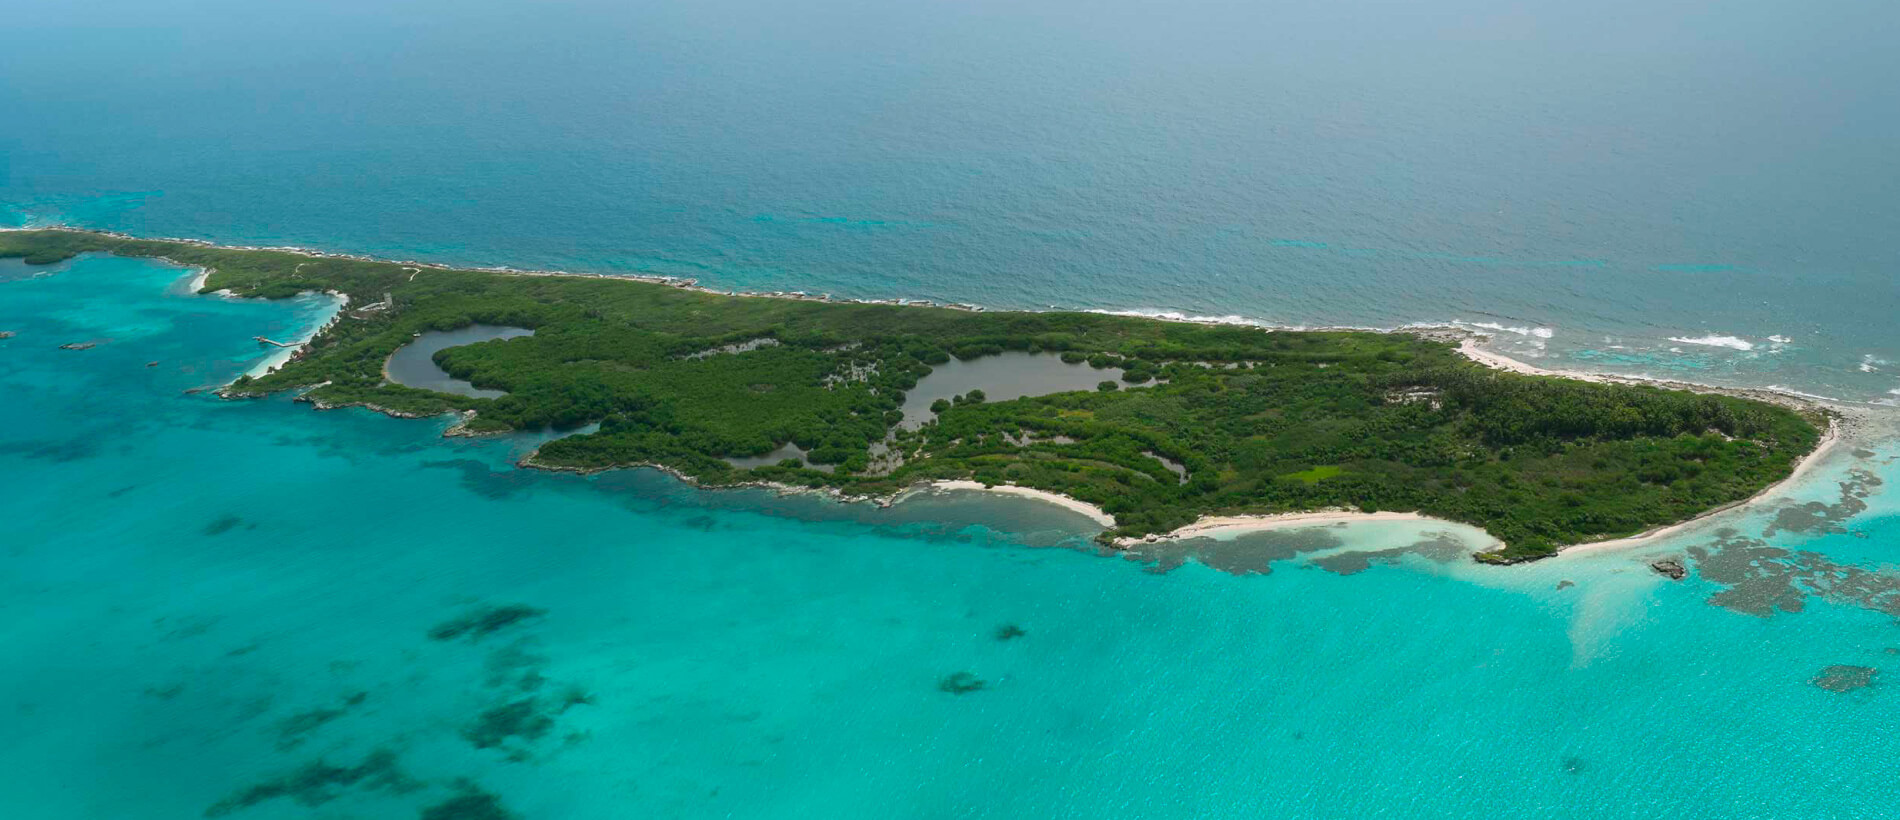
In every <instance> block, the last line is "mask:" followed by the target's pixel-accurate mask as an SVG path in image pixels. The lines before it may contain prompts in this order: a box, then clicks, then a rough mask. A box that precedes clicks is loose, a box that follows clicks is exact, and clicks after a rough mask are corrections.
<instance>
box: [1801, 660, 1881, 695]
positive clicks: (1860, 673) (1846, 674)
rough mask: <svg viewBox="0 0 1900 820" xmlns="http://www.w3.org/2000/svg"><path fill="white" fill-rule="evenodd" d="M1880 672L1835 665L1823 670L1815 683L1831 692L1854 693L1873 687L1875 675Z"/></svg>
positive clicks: (1860, 667)
mask: <svg viewBox="0 0 1900 820" xmlns="http://www.w3.org/2000/svg"><path fill="white" fill-rule="evenodd" d="M1878 671H1880V670H1877V669H1875V668H1873V667H1871V666H1850V665H1848V664H1835V665H1833V666H1830V667H1828V668H1826V669H1823V670H1821V674H1820V675H1818V676H1816V677H1815V678H1814V681H1813V683H1814V685H1815V686H1819V687H1821V688H1822V689H1826V690H1827V691H1829V692H1852V691H1854V690H1856V689H1864V688H1866V687H1868V686H1872V685H1873V683H1874V673H1876V672H1878Z"/></svg>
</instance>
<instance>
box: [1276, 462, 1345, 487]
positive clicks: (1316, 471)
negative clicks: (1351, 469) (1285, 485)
mask: <svg viewBox="0 0 1900 820" xmlns="http://www.w3.org/2000/svg"><path fill="white" fill-rule="evenodd" d="M1341 472H1344V471H1343V470H1342V469H1341V468H1340V467H1338V466H1337V465H1333V464H1327V465H1324V466H1321V467H1314V468H1312V469H1310V470H1301V471H1299V472H1297V473H1286V474H1284V475H1282V476H1280V477H1281V478H1291V479H1293V480H1295V481H1303V482H1305V483H1307V484H1318V483H1320V482H1321V481H1323V480H1325V479H1328V478H1332V477H1333V476H1336V475H1339V474H1340V473H1341Z"/></svg>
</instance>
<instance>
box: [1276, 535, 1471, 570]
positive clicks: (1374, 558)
mask: <svg viewBox="0 0 1900 820" xmlns="http://www.w3.org/2000/svg"><path fill="white" fill-rule="evenodd" d="M1469 553H1470V549H1469V548H1468V547H1466V546H1465V542H1463V541H1460V540H1458V538H1457V536H1454V535H1452V534H1450V533H1444V532H1434V533H1425V539H1424V540H1422V541H1417V542H1414V543H1411V544H1407V545H1405V546H1403V547H1392V548H1390V549H1382V550H1367V551H1358V550H1355V551H1349V552H1341V553H1337V554H1334V555H1327V556H1323V557H1320V558H1315V559H1313V565H1314V566H1316V567H1319V568H1320V569H1323V570H1326V571H1327V572H1332V573H1337V574H1339V575H1355V574H1358V573H1361V572H1365V571H1366V570H1368V569H1371V568H1372V565H1373V564H1386V565H1396V564H1398V563H1399V561H1401V560H1403V559H1404V558H1405V556H1407V555H1417V556H1419V557H1421V558H1424V559H1426V560H1428V561H1433V562H1436V563H1440V564H1449V563H1451V562H1453V561H1456V560H1458V559H1460V558H1463V557H1465V556H1466V555H1467V554H1469Z"/></svg>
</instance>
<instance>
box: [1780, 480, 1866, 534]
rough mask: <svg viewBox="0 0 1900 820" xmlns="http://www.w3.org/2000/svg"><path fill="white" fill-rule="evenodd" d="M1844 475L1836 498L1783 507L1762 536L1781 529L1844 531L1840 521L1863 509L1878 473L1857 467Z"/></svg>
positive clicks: (1804, 531)
mask: <svg viewBox="0 0 1900 820" xmlns="http://www.w3.org/2000/svg"><path fill="white" fill-rule="evenodd" d="M1847 476H1848V477H1847V480H1846V481H1842V482H1841V484H1840V487H1841V500H1840V501H1839V502H1836V503H1833V504H1826V503H1822V502H1820V501H1809V502H1807V503H1805V504H1790V505H1788V506H1786V507H1783V508H1782V509H1781V510H1780V511H1779V512H1777V513H1776V514H1775V520H1774V521H1773V522H1771V523H1769V525H1768V528H1767V529H1765V530H1762V533H1761V534H1762V537H1763V538H1773V537H1775V535H1777V534H1778V533H1781V532H1783V531H1786V532H1798V533H1813V534H1839V533H1843V532H1846V531H1847V529H1846V528H1845V527H1842V526H1841V522H1843V521H1846V520H1847V519H1849V518H1852V517H1854V516H1856V515H1859V514H1861V513H1863V512H1866V511H1867V497H1868V496H1870V495H1873V492H1874V490H1875V488H1878V487H1879V486H1880V485H1881V480H1880V477H1879V476H1877V475H1875V474H1874V473H1873V472H1872V471H1870V470H1864V469H1858V468H1857V469H1854V470H1850V471H1848V474H1847Z"/></svg>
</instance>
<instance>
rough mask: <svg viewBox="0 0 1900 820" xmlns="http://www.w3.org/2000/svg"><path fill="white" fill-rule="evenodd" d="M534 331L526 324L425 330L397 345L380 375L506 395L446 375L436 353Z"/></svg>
mask: <svg viewBox="0 0 1900 820" xmlns="http://www.w3.org/2000/svg"><path fill="white" fill-rule="evenodd" d="M533 335H534V331H532V330H529V329H527V328H525V327H503V326H499V325H479V324H478V325H469V326H468V327H464V328H459V329H456V330H430V331H426V332H423V333H419V334H417V335H416V337H415V341H412V342H409V343H408V344H405V345H403V346H402V347H400V348H397V349H396V352H395V353H392V354H390V355H389V361H388V363H386V364H384V365H383V375H384V376H386V377H387V378H388V379H389V380H390V381H392V382H395V383H397V384H400V385H403V386H405V387H414V388H418V389H422V390H436V391H440V392H443V393H454V394H456V395H458V396H468V397H470V398H477V399H498V398H501V397H502V396H506V395H508V391H506V390H483V389H481V388H478V387H476V386H475V385H472V384H469V383H468V381H466V380H464V379H458V378H455V377H454V376H451V375H449V372H448V371H446V370H443V369H442V366H441V365H438V364H436V363H435V354H436V353H438V352H440V351H443V350H447V349H448V348H451V347H461V346H463V345H472V344H477V343H480V342H487V341H493V340H496V339H517V338H520V337H522V336H533Z"/></svg>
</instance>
